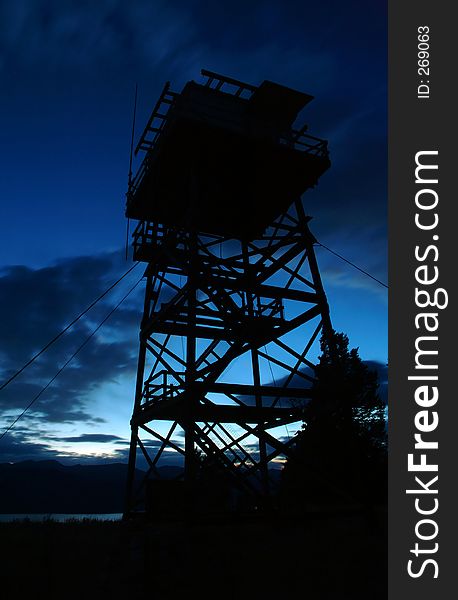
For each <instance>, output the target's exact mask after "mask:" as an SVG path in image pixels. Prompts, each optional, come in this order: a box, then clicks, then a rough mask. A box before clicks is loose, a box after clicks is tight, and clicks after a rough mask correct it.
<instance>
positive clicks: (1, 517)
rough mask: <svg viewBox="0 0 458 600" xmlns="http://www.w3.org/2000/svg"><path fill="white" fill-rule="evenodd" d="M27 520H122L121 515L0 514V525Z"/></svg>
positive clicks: (60, 521)
mask: <svg viewBox="0 0 458 600" xmlns="http://www.w3.org/2000/svg"><path fill="white" fill-rule="evenodd" d="M25 519H28V520H29V521H33V522H40V521H47V520H49V519H51V520H53V521H57V522H59V523H64V522H65V521H83V520H84V519H94V520H96V521H120V520H121V519H122V513H98V514H87V515H85V514H83V515H79V514H78V515H76V514H75V515H71V514H58V513H56V514H54V513H47V514H30V515H24V514H0V523H9V522H11V521H24V520H25Z"/></svg>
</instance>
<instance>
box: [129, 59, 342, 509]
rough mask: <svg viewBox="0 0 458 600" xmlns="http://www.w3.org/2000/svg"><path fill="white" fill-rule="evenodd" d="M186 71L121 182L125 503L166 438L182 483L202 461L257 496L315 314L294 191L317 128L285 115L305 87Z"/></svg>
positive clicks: (293, 417) (306, 181)
mask: <svg viewBox="0 0 458 600" xmlns="http://www.w3.org/2000/svg"><path fill="white" fill-rule="evenodd" d="M202 75H203V78H204V81H203V83H202V84H199V83H195V82H194V81H190V82H188V83H187V84H186V85H185V86H184V88H183V90H182V91H181V92H180V93H177V92H173V91H172V90H171V89H170V85H169V83H167V84H166V85H165V87H164V89H163V91H162V93H161V95H160V97H159V100H158V102H157V104H156V106H155V107H154V109H153V112H152V114H151V116H150V118H149V120H148V123H147V125H146V127H145V129H144V131H143V134H142V135H141V137H140V140H139V142H138V145H137V147H136V150H135V153H138V152H139V151H143V152H145V156H144V160H143V162H142V163H141V166H140V167H139V170H138V172H137V174H136V176H135V177H134V178H133V179H131V180H130V182H129V188H128V192H127V209H126V216H127V217H128V218H130V219H136V220H138V221H139V223H138V225H137V227H136V229H135V231H134V233H133V254H134V260H136V261H143V262H145V263H146V270H145V278H146V291H145V300H144V312H143V318H142V321H141V325H140V349H139V357H138V370H137V383H136V392H135V401H134V408H133V416H132V420H131V429H132V433H131V443H130V456H129V467H128V482H127V496H126V507H125V514H126V515H129V514H131V513H132V512H134V511H135V510H136V508H137V506H138V503H139V502H140V501H143V500H142V498H144V497H145V490H147V489H148V481H149V480H150V477H151V478H152V479H154V480H157V476H158V473H159V472H160V471H159V470H158V468H159V466H160V464H161V461H163V462H164V461H165V462H166V459H167V457H170V456H171V452H175V453H178V454H180V455H181V456H182V457H183V463H184V469H183V479H184V481H185V486H186V489H187V490H188V491H189V490H194V491H195V490H196V489H197V488H198V485H199V481H200V478H201V473H202V471H203V470H204V469H205V467H210V468H211V469H213V471H212V472H214V471H215V470H216V471H218V470H220V472H223V473H224V477H227V478H229V479H232V481H233V484H234V485H235V486H237V487H238V488H240V490H244V491H246V492H247V493H248V494H251V495H252V496H253V497H254V498H256V502H262V500H263V498H264V499H265V498H267V497H268V496H269V494H270V491H271V482H270V480H269V464H270V463H271V461H273V460H276V459H277V460H278V459H279V458H280V457H283V458H284V457H288V456H289V455H290V454H291V447H292V439H284V436H283V437H282V436H281V435H280V434H279V433H278V430H276V428H282V429H281V430H282V431H283V434H284V427H285V425H286V426H287V425H288V424H291V423H294V422H298V421H300V420H301V416H302V411H303V406H304V403H306V402H307V399H308V398H310V396H311V393H312V392H311V390H310V387H311V384H312V382H313V367H314V365H313V363H312V361H311V360H310V358H309V353H310V350H311V348H312V346H313V345H314V342H315V341H316V340H317V338H318V336H319V334H320V333H324V334H325V335H326V333H327V332H328V331H330V328H331V323H330V317H329V308H328V304H327V300H326V296H325V293H324V290H323V286H322V282H321V278H320V273H319V269H318V266H317V262H316V258H315V253H314V244H315V243H316V240H315V239H314V237H313V235H312V234H311V233H310V231H309V228H308V221H309V220H310V217H307V216H306V215H305V212H304V209H303V205H302V201H301V198H300V196H301V194H302V193H303V192H305V191H306V190H307V189H308V188H310V187H313V186H314V185H315V184H316V183H317V181H318V179H319V177H320V176H321V175H322V174H323V173H324V171H326V170H327V169H328V168H329V166H330V161H329V157H328V149H327V142H326V141H324V140H321V139H319V138H317V137H314V136H311V135H309V134H308V133H306V129H307V127H306V126H303V127H302V128H300V129H293V123H294V121H295V119H296V117H297V114H298V112H299V111H300V110H302V108H303V107H305V106H306V104H308V102H310V100H312V98H313V97H312V96H309V95H308V94H304V93H301V92H298V91H295V90H292V89H289V88H287V87H284V86H281V85H278V84H276V83H273V82H271V81H264V82H263V83H262V84H261V85H259V86H253V85H249V84H246V83H241V82H240V81H237V80H235V79H231V78H229V77H224V76H221V75H218V74H216V73H212V72H209V71H205V70H202ZM236 365H237V366H236ZM274 370H275V372H276V376H275V375H274ZM183 438H184V442H183ZM140 452H141V453H142V455H143V456H144V458H145V459H146V462H147V464H148V466H149V469H148V472H147V474H146V477H145V478H144V480H143V481H142V482H140V484H139V482H138V481H137V480H136V476H135V466H136V458H137V453H140ZM215 485H216V484H215ZM188 498H189V496H188Z"/></svg>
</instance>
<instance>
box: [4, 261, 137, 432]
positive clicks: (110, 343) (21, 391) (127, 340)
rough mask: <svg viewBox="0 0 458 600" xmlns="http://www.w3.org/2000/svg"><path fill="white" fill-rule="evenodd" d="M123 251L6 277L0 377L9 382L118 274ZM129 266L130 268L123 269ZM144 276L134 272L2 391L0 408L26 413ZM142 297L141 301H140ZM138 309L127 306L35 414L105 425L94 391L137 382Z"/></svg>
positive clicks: (18, 271) (38, 405) (38, 404)
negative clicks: (92, 401) (91, 401)
mask: <svg viewBox="0 0 458 600" xmlns="http://www.w3.org/2000/svg"><path fill="white" fill-rule="evenodd" d="M119 266H120V265H119V263H118V261H117V254H105V255H100V256H94V257H81V258H74V259H69V260H65V261H64V260H61V261H59V262H58V263H57V264H55V265H53V266H51V267H46V268H42V269H31V268H26V267H11V268H7V269H4V270H3V272H2V276H1V277H0V348H2V352H1V353H0V359H1V360H0V373H1V378H2V380H5V379H7V378H8V376H10V375H11V374H12V373H14V372H15V371H16V370H17V369H18V368H19V367H21V366H22V364H24V363H25V362H26V361H27V360H28V359H29V358H30V357H31V356H32V355H33V354H34V353H36V352H37V351H38V350H40V349H41V348H42V347H43V346H44V345H45V344H46V343H47V342H48V341H49V340H50V339H52V338H53V337H54V336H55V335H56V334H57V333H58V332H59V331H60V330H61V329H62V328H63V327H64V326H65V325H66V324H68V323H69V322H71V321H72V320H73V318H74V317H75V316H76V315H77V314H79V313H80V312H81V311H82V310H83V309H85V308H86V307H87V306H88V305H89V304H90V303H91V302H92V301H93V300H94V299H95V298H97V297H98V296H100V294H101V293H102V292H103V291H105V290H106V289H107V287H108V285H109V284H111V283H113V282H114V281H116V279H117V278H118V277H119V274H120V269H119ZM123 268H125V264H124V265H123ZM139 277H141V270H140V268H139V270H138V273H135V278H134V273H132V276H130V277H129V278H126V280H124V281H122V282H121V283H120V284H119V289H115V290H113V291H112V292H110V294H109V295H107V296H106V298H104V299H103V301H101V302H100V304H99V305H96V307H94V309H93V310H91V312H89V313H88V314H87V316H85V317H83V319H82V320H81V321H80V322H78V323H77V324H76V325H75V326H74V327H72V328H71V329H70V330H69V331H68V332H67V333H66V334H64V336H63V337H62V338H61V339H60V340H58V342H56V344H55V345H54V346H52V347H51V348H50V349H49V350H48V351H47V352H46V353H45V354H43V355H42V356H40V357H39V358H38V359H37V360H36V361H35V362H34V363H33V364H32V365H31V366H30V367H29V368H28V369H27V370H26V371H25V372H24V373H23V374H22V375H20V376H19V377H18V378H17V379H16V380H15V381H14V382H13V383H12V384H10V385H9V386H8V387H7V388H6V389H4V390H2V392H1V393H0V410H2V411H7V412H8V414H11V410H12V409H21V408H24V407H25V406H26V405H27V404H28V403H29V402H30V401H31V400H32V399H33V398H35V396H36V395H37V394H38V393H39V392H40V390H41V389H42V388H43V387H44V386H45V385H46V384H47V383H48V382H49V380H50V379H51V378H52V377H53V376H54V375H55V374H56V373H57V371H58V370H59V369H60V368H61V367H62V366H63V365H64V364H65V362H66V361H67V360H68V359H69V358H70V356H71V355H72V354H73V353H74V352H75V351H76V350H77V349H78V348H79V347H80V346H81V344H82V343H83V342H84V340H85V339H87V337H88V336H89V335H90V334H91V332H92V331H93V330H94V328H95V327H96V326H97V324H98V323H100V322H101V320H102V319H103V318H104V317H105V316H106V315H107V314H108V313H109V312H110V310H111V309H112V307H113V305H114V304H116V303H117V302H118V301H119V300H120V299H121V298H122V296H123V295H124V294H125V293H126V292H127V291H128V290H129V289H130V288H131V287H132V286H133V284H134V282H135V281H136V280H138V278H139ZM137 299H138V297H137ZM139 310H140V309H139V306H137V305H136V304H135V300H134V303H133V304H132V303H131V304H130V305H129V304H128V303H127V302H126V306H124V305H122V306H120V307H119V309H118V310H117V311H116V313H115V314H116V319H113V321H107V322H106V324H105V325H104V327H103V328H102V329H100V331H99V332H98V334H97V335H95V336H94V337H93V338H92V339H91V340H90V342H89V343H88V344H87V345H86V346H85V347H84V348H83V349H82V350H81V352H80V353H79V354H78V355H77V357H76V358H75V360H74V361H73V362H71V363H70V364H69V365H68V367H66V369H65V370H64V371H63V372H62V373H61V374H60V375H59V377H58V378H57V379H56V380H55V381H54V382H53V384H52V385H51V386H50V387H49V388H48V389H47V390H46V391H45V393H44V394H43V395H42V396H41V397H40V398H39V400H37V402H36V403H35V404H34V406H33V407H32V409H31V410H30V416H33V418H35V419H42V420H44V421H46V422H54V423H71V422H76V421H87V422H92V423H95V422H100V420H101V419H100V417H98V418H94V417H92V415H91V410H90V407H88V406H87V397H88V394H89V393H90V392H92V391H94V390H96V389H97V388H99V387H100V386H101V385H103V384H104V383H106V382H113V381H116V380H117V379H118V378H119V376H120V375H124V376H125V375H129V376H132V377H134V373H135V363H136V351H137V338H138V333H137V328H136V327H135V324H136V323H137V326H138V320H139V315H140V312H139Z"/></svg>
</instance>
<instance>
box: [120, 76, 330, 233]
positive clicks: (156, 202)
mask: <svg viewBox="0 0 458 600" xmlns="http://www.w3.org/2000/svg"><path fill="white" fill-rule="evenodd" d="M202 75H203V76H204V78H205V79H206V80H205V82H204V83H203V84H199V83H196V82H194V81H190V82H188V83H187V84H186V85H185V86H184V88H183V90H182V91H181V92H180V93H177V92H174V91H171V89H170V84H169V83H166V85H165V86H164V89H163V91H162V93H161V95H160V97H159V100H158V101H157V103H156V106H155V107H154V109H153V112H152V113H151V116H150V118H149V120H148V123H147V125H146V127H145V130H144V131H143V133H142V135H141V137H140V140H139V142H138V145H137V147H136V150H135V154H137V153H138V152H140V151H142V152H145V156H144V159H143V162H142V163H141V165H140V167H139V170H138V172H137V173H136V175H135V177H134V178H133V179H132V180H131V182H130V185H129V189H128V192H127V207H126V216H127V217H129V218H131V219H137V220H140V221H148V222H153V223H156V224H162V225H165V226H166V227H173V228H179V229H184V230H187V231H196V232H201V233H210V234H215V235H222V236H225V237H230V238H237V239H242V240H250V239H255V238H256V237H259V236H260V235H262V234H263V232H264V231H265V229H266V228H267V227H268V226H269V225H270V224H271V223H272V222H273V221H274V220H275V218H277V217H278V216H279V215H280V214H282V213H283V212H285V211H286V210H287V209H288V207H289V206H290V204H291V203H292V202H293V201H294V200H295V199H297V198H298V197H299V196H300V195H301V194H302V193H304V192H305V191H306V190H307V189H308V188H310V187H313V186H315V185H316V183H317V182H318V179H319V177H320V176H321V175H322V174H323V173H324V172H325V171H326V170H327V169H328V168H329V166H330V161H329V156H328V148H327V142H326V141H324V140H322V139H320V138H317V137H314V136H312V135H309V134H308V133H306V131H307V126H303V127H302V128H300V129H294V128H293V123H294V121H295V120H296V118H297V115H298V113H299V111H301V110H302V108H304V107H305V106H306V105H307V104H308V103H309V102H310V101H311V100H312V96H310V95H308V94H304V93H302V92H298V91H295V90H292V89H290V88H287V87H284V86H282V85H278V84H276V83H273V82H271V81H264V82H263V83H261V85H259V86H257V87H256V86H253V85H249V84H246V83H242V82H240V81H237V80H235V79H231V78H229V77H224V76H221V75H218V74H216V73H212V72H210V71H205V70H203V71H202Z"/></svg>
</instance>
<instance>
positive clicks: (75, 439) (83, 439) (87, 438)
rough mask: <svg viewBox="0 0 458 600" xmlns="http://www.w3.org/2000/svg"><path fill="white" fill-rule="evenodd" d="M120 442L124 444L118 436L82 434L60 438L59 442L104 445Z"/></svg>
mask: <svg viewBox="0 0 458 600" xmlns="http://www.w3.org/2000/svg"><path fill="white" fill-rule="evenodd" d="M119 440H121V441H122V442H123V443H124V440H122V438H120V437H119V436H118V435H109V434H106V433H82V434H81V435H75V436H70V437H63V438H60V441H61V442H69V443H87V442H91V443H96V444H106V443H108V442H115V441H116V442H118V441H119Z"/></svg>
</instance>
